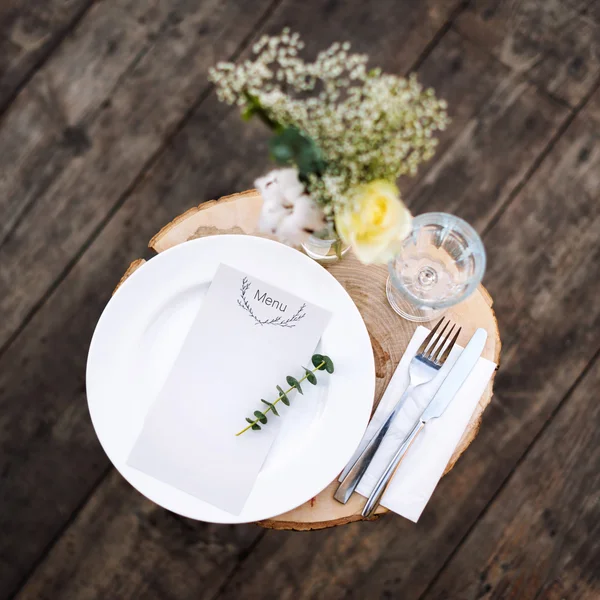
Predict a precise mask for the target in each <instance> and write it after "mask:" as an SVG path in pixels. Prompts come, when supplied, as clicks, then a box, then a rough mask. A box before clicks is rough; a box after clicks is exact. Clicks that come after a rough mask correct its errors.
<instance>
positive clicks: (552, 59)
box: [456, 0, 600, 106]
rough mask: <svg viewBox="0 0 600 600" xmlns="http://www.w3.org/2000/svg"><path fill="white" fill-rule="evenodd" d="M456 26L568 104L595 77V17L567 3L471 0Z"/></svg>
mask: <svg viewBox="0 0 600 600" xmlns="http://www.w3.org/2000/svg"><path fill="white" fill-rule="evenodd" d="M592 4H594V3H592ZM595 4H596V6H597V3H595ZM456 27H457V29H458V30H459V31H460V32H461V33H463V34H464V35H465V36H467V37H468V38H470V39H472V40H473V41H475V42H477V43H478V44H479V45H481V46H482V47H483V48H485V49H486V50H489V51H490V52H492V53H493V54H494V56H496V57H497V58H498V59H499V60H501V61H502V62H503V63H504V64H505V65H507V66H508V67H510V68H511V69H512V70H513V71H514V72H515V73H521V74H523V75H525V76H526V77H527V78H528V79H530V80H531V81H533V82H534V83H535V84H536V85H538V86H540V87H541V88H542V89H544V90H546V91H548V92H550V93H552V94H553V95H555V96H556V97H558V98H560V99H562V100H564V101H565V102H567V103H568V104H570V105H571V106H576V105H577V104H578V103H579V102H580V101H581V99H582V98H584V97H585V95H586V94H587V92H588V91H590V90H591V89H592V88H593V87H594V85H595V83H596V81H597V80H598V77H599V76H600V22H598V21H596V20H594V19H591V18H589V17H588V16H587V15H586V14H582V13H580V12H579V11H578V10H577V9H576V7H571V6H570V3H569V2H563V1H562V0H547V1H545V2H539V1H538V0H520V1H518V2H511V1H510V0H477V1H476V2H473V3H471V5H470V6H469V8H468V9H467V10H466V11H465V12H464V13H463V14H461V15H460V16H459V18H458V19H457V22H456Z"/></svg>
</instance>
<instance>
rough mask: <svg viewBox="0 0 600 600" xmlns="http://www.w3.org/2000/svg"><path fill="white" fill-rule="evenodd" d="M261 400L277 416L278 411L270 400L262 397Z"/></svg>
mask: <svg viewBox="0 0 600 600" xmlns="http://www.w3.org/2000/svg"><path fill="white" fill-rule="evenodd" d="M260 401H261V402H263V403H264V404H266V405H267V406H268V407H269V408H270V409H271V412H272V413H273V414H274V415H275V416H276V417H278V416H279V413H278V412H277V409H276V408H275V405H274V404H273V403H272V402H267V401H266V400H263V399H262V398H261V399H260Z"/></svg>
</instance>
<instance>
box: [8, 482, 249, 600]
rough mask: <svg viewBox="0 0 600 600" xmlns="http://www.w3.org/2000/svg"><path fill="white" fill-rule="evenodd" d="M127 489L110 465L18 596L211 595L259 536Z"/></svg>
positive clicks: (173, 599) (151, 599) (77, 599)
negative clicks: (191, 516)
mask: <svg viewBox="0 0 600 600" xmlns="http://www.w3.org/2000/svg"><path fill="white" fill-rule="evenodd" d="M129 487H130V486H129V484H128V483H127V482H126V481H125V480H124V479H122V478H121V476H120V475H119V474H118V473H117V472H116V471H113V472H112V473H111V474H110V475H109V476H108V478H107V479H106V480H105V482H104V484H103V485H102V487H101V489H100V490H99V492H98V493H97V494H95V495H94V497H93V498H92V499H91V500H90V502H88V503H87V504H86V506H85V508H84V510H83V511H82V512H81V514H80V515H79V516H78V517H77V520H76V521H75V523H74V524H73V527H72V528H71V532H70V533H67V534H65V536H64V537H63V538H62V539H61V541H60V543H59V545H58V548H57V551H58V553H60V557H61V559H62V560H61V561H60V563H54V564H53V565H52V568H51V569H48V568H47V567H46V564H44V563H43V564H42V565H41V568H40V569H39V575H38V576H36V577H34V578H33V579H32V581H31V582H30V583H29V584H28V585H27V586H26V587H25V589H24V590H22V591H21V593H20V594H18V595H17V598H18V599H19V600H25V599H31V600H56V599H57V598H70V599H72V600H91V599H94V598H98V599H100V598H102V599H108V598H115V599H116V598H119V599H123V600H125V599H129V598H131V599H133V598H140V599H141V598H143V599H144V600H182V599H185V598H190V599H191V598H211V597H214V596H215V595H216V593H217V592H218V591H219V588H220V587H221V586H222V584H223V582H224V581H225V580H226V579H227V577H228V575H229V573H230V571H231V569H232V568H233V567H234V566H235V565H236V564H237V562H238V561H239V559H240V557H241V556H242V555H243V554H244V552H247V551H248V550H249V549H250V548H251V546H252V543H253V542H254V541H255V540H256V538H257V537H258V536H259V535H260V530H259V528H258V527H256V526H255V525H237V526H233V525H230V526H223V525H211V524H208V523H201V522H198V521H191V520H189V519H184V518H182V517H179V516H177V515H175V514H173V513H171V512H169V511H167V510H163V509H161V508H159V507H157V506H156V505H155V504H153V503H152V502H148V501H143V500H142V498H141V496H138V495H136V494H131V493H129V491H130V490H129ZM82 529H83V530H85V531H87V537H81V536H79V535H77V533H76V532H77V531H79V530H82ZM90 542H92V543H90ZM54 556H55V554H54ZM50 561H51V563H53V562H54V557H52V558H50Z"/></svg>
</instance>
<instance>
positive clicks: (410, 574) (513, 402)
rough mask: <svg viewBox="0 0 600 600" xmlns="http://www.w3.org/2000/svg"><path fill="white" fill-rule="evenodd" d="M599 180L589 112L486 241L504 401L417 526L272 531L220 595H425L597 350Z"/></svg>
mask: <svg viewBox="0 0 600 600" xmlns="http://www.w3.org/2000/svg"><path fill="white" fill-rule="evenodd" d="M599 177H600V129H599V128H598V127H597V126H596V125H595V123H594V122H593V121H592V120H591V119H589V117H588V115H587V114H583V115H580V116H579V117H578V118H577V119H576V121H575V122H574V123H573V124H572V126H571V127H570V128H569V129H568V130H567V132H566V133H565V135H564V137H563V138H562V139H561V140H560V142H559V143H558V144H557V146H556V147H555V149H554V151H553V152H552V153H551V154H550V155H549V156H548V157H547V159H546V160H545V161H544V162H543V163H542V165H541V166H540V168H539V169H538V171H537V172H536V173H535V175H534V177H533V178H532V179H531V180H530V181H529V183H528V184H527V185H526V187H525V188H524V189H523V190H522V192H521V193H520V194H519V195H518V196H517V198H516V199H515V200H514V202H513V203H512V204H511V206H510V207H509V208H508V209H507V211H506V212H505V213H504V214H503V215H502V217H501V218H500V219H499V220H498V221H497V223H496V224H495V226H494V227H493V228H492V229H491V230H490V232H489V234H488V235H487V236H486V237H485V240H484V241H485V243H486V247H487V249H488V255H489V270H488V274H487V276H486V280H485V281H486V287H488V289H489V290H490V292H491V293H492V295H493V297H494V307H495V310H496V314H497V316H498V320H499V322H500V325H501V335H502V340H503V356H502V369H501V370H500V371H499V373H498V375H497V377H496V382H495V400H494V402H492V403H491V405H490V406H489V408H488V409H487V410H486V412H485V414H484V416H483V423H482V427H481V430H480V432H479V435H478V436H477V438H476V439H475V441H474V442H473V443H472V444H471V445H470V447H469V451H468V452H466V453H465V454H464V456H463V457H462V458H461V460H460V461H459V462H458V463H457V464H456V466H455V467H454V469H453V470H452V472H451V473H450V474H449V475H448V476H447V477H444V478H443V479H442V481H441V482H440V484H439V486H438V489H437V490H436V493H435V494H434V496H433V498H432V500H431V501H430V503H429V504H428V506H427V508H426V510H425V512H424V513H423V516H422V518H421V520H420V521H419V523H418V525H416V526H414V525H412V524H408V523H407V522H404V521H402V520H401V519H393V518H389V519H388V518H386V519H380V520H379V521H378V522H377V523H355V524H352V525H349V526H347V527H343V528H337V529H335V530H327V531H323V532H316V533H314V534H311V535H310V536H302V538H298V537H296V536H294V535H286V534H283V533H276V532H273V533H267V535H266V536H265V537H264V538H262V540H261V541H260V542H259V543H258V544H257V545H256V548H255V549H254V550H253V552H252V554H251V555H250V556H249V557H248V559H247V560H246V561H244V563H243V564H242V565H241V566H240V568H239V569H238V571H237V572H236V574H235V575H234V576H233V577H232V578H231V579H230V580H229V581H228V583H227V585H226V586H225V588H224V589H223V591H222V594H221V595H220V596H219V598H222V599H224V598H243V597H252V595H253V594H257V593H259V590H261V589H262V581H263V578H264V577H267V578H268V580H269V592H268V594H266V596H264V597H266V598H295V599H296V598H307V599H308V598H357V599H359V598H365V597H373V598H399V597H402V598H418V597H419V596H420V595H421V594H422V593H423V592H424V591H425V590H426V589H427V588H428V586H429V584H430V583H431V581H432V580H433V579H434V578H435V576H436V574H437V573H438V572H439V571H440V570H441V569H443V566H444V564H445V562H446V560H447V558H448V557H449V556H450V555H451V553H452V551H453V550H454V548H455V547H456V545H457V544H459V543H460V541H461V540H462V539H463V537H464V536H465V534H466V533H467V532H468V531H469V530H470V528H471V527H472V526H473V525H474V524H475V523H476V522H477V520H478V518H479V516H480V515H481V513H482V511H484V509H485V507H486V505H487V504H488V502H489V501H490V499H492V498H493V497H494V495H495V494H496V493H497V491H498V489H499V488H501V486H502V485H503V483H504V481H505V479H506V477H508V476H509V474H510V473H511V472H512V470H513V469H514V468H515V465H517V464H518V461H519V460H520V458H521V457H522V455H523V453H524V452H525V451H526V449H527V448H528V447H529V445H530V444H531V442H532V440H534V439H535V436H536V435H537V434H538V433H539V432H540V430H541V429H542V428H543V427H544V424H545V423H546V422H547V420H548V419H550V418H551V417H552V414H553V411H554V410H555V409H556V407H557V406H558V405H559V404H560V402H561V400H562V399H563V398H564V397H565V395H566V394H567V393H568V391H569V389H570V388H571V386H572V385H573V382H575V381H576V380H577V378H578V377H579V376H580V374H581V373H582V372H583V370H584V369H585V367H586V365H587V364H588V361H589V360H590V359H591V358H592V357H593V356H595V355H596V353H597V351H598V338H597V333H596V332H597V331H598V329H599V327H600V305H599V304H598V303H597V302H596V298H597V295H598V294H599V293H600V282H599V280H598V278H597V277H590V274H591V273H595V272H597V266H596V265H597V264H598V261H599V260H600V245H599V244H598V239H599V237H600V203H599V202H598V190H599V189H600V185H599V183H600V182H599V181H598V178H599ZM267 564H268V566H267V567H266V570H265V567H264V565H267ZM289 564H293V565H294V569H295V570H296V569H297V571H298V572H299V573H301V574H302V575H301V577H298V578H294V577H293V576H291V575H290V573H289V570H286V566H285V565H289ZM259 565H260V575H259V574H258V573H259ZM459 597H460V596H459ZM498 597H502V596H501V595H500V596H498Z"/></svg>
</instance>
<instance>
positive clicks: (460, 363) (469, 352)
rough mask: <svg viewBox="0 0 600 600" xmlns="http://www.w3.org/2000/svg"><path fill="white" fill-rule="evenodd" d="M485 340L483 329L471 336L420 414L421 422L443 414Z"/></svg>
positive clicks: (472, 365)
mask: <svg viewBox="0 0 600 600" xmlns="http://www.w3.org/2000/svg"><path fill="white" fill-rule="evenodd" d="M486 340H487V331H486V330H485V329H478V330H477V331H476V332H475V333H474V334H473V337H472V338H471V339H470V340H469V343H468V344H467V345H466V347H465V349H464V350H463V351H462V352H461V353H460V356H459V357H458V359H457V360H456V362H455V363H454V365H452V368H451V369H450V372H449V373H448V375H447V377H446V379H444V382H443V383H442V385H441V386H440V388H439V389H438V391H437V392H436V393H435V395H434V396H433V398H432V399H431V400H430V401H429V404H428V405H427V407H426V408H425V410H424V411H423V413H422V414H421V419H420V420H421V421H423V422H425V423H427V421H429V420H430V419H435V418H437V417H440V416H441V415H442V414H444V411H445V410H446V408H448V405H449V404H450V402H452V400H453V399H454V396H456V394H457V392H458V390H460V388H461V386H462V384H463V383H464V382H465V380H466V379H467V377H468V376H469V374H470V373H471V371H472V370H473V368H474V367H475V365H476V364H477V361H478V360H479V357H480V356H481V353H482V352H483V349H484V347H485V342H486Z"/></svg>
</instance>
